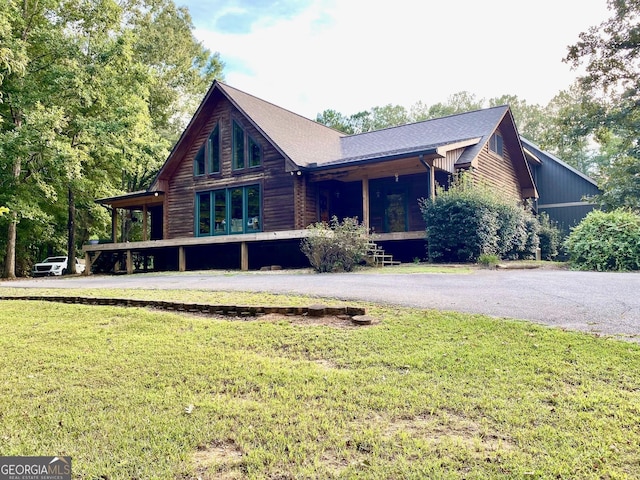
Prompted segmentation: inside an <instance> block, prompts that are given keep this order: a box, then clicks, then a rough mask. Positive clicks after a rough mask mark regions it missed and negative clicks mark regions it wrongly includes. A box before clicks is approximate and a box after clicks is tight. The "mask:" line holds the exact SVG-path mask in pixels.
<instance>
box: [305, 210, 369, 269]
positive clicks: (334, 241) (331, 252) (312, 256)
mask: <svg viewBox="0 0 640 480" xmlns="http://www.w3.org/2000/svg"><path fill="white" fill-rule="evenodd" d="M308 230H309V231H310V236H309V237H307V238H305V239H304V240H302V242H301V244H300V249H301V250H302V253H304V254H305V255H306V256H307V258H308V259H309V263H311V266H312V267H313V268H314V270H315V271H316V272H320V273H322V272H350V271H352V270H353V269H354V268H355V267H356V265H358V264H359V263H360V262H361V261H362V260H363V259H364V258H365V256H366V254H367V249H368V245H369V240H370V238H371V237H370V235H369V233H368V232H367V228H366V227H365V226H364V225H362V224H359V223H358V219H357V218H345V219H343V220H342V222H340V221H339V220H338V218H337V217H335V216H334V217H333V218H331V222H329V223H327V222H319V223H316V224H314V225H311V226H309V227H308Z"/></svg>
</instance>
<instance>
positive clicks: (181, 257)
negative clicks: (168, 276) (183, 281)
mask: <svg viewBox="0 0 640 480" xmlns="http://www.w3.org/2000/svg"><path fill="white" fill-rule="evenodd" d="M186 270H187V256H186V255H185V251H184V247H178V271H179V272H184V271H186Z"/></svg>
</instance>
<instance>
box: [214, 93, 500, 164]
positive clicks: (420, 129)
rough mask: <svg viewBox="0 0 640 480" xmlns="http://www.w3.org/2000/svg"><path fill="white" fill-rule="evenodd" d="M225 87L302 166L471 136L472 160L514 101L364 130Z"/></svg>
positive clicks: (346, 160)
mask: <svg viewBox="0 0 640 480" xmlns="http://www.w3.org/2000/svg"><path fill="white" fill-rule="evenodd" d="M218 86H219V87H220V89H221V90H222V91H223V92H225V94H226V95H227V97H228V98H229V99H230V100H231V101H232V102H233V103H234V104H235V105H236V106H237V107H238V108H239V109H240V110H242V111H243V112H244V113H245V114H246V115H247V117H248V118H249V119H250V120H251V121H253V122H254V125H255V126H256V128H258V129H260V130H261V131H262V133H263V134H264V135H265V136H266V137H267V138H268V139H269V140H271V142H272V143H273V144H274V145H275V146H276V148H278V149H280V151H281V153H283V155H285V156H286V157H287V158H288V159H290V160H291V161H292V162H293V163H295V164H296V165H297V166H298V167H302V168H305V167H322V166H328V165H339V164H346V163H352V162H359V161H366V160H368V159H379V158H384V157H390V156H396V155H405V154H406V155H410V154H412V153H420V152H425V151H428V150H432V149H435V148H437V147H439V146H443V145H447V144H451V143H456V142H460V141H464V140H469V139H471V138H481V140H480V142H479V143H478V144H477V145H475V146H472V147H469V148H467V149H466V151H465V153H464V154H463V155H462V157H461V158H460V160H459V162H460V163H468V162H470V161H471V160H472V159H473V158H474V157H475V156H476V155H477V154H478V152H479V150H480V148H482V146H483V145H484V143H486V141H487V140H488V138H489V136H490V135H491V134H492V133H493V132H494V131H495V129H496V127H497V126H498V124H499V123H500V121H501V120H502V118H503V117H504V115H505V114H506V112H507V110H508V107H507V106H501V107H493V108H487V109H484V110H477V111H473V112H467V113H461V114H457V115H451V116H448V117H442V118H437V119H433V120H426V121H423V122H417V123H412V124H408V125H402V126H398V127H392V128H386V129H383V130H377V131H374V132H368V133H362V134H358V135H345V134H343V133H341V132H338V131H336V130H333V129H331V128H328V127H326V126H324V125H321V124H319V123H317V122H314V121H312V120H309V119H307V118H304V117H302V116H300V115H297V114H295V113H293V112H290V111H289V110H286V109H284V108H281V107H278V106H277V105H274V104H272V103H269V102H266V101H264V100H261V99H259V98H257V97H254V96H253V95H249V94H247V93H245V92H242V91H241V90H237V89H235V88H233V87H230V86H228V85H225V84H223V83H219V82H218Z"/></svg>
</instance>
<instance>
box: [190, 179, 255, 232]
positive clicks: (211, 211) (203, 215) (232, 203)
mask: <svg viewBox="0 0 640 480" xmlns="http://www.w3.org/2000/svg"><path fill="white" fill-rule="evenodd" d="M260 205H261V200H260V186H259V185H248V186H245V187H233V188H226V189H221V190H212V191H207V192H200V193H198V194H197V195H196V222H195V223H196V236H198V237H205V236H209V235H229V234H238V233H252V232H259V231H260V230H261V228H262V227H261V224H262V221H261V220H262V218H261V215H260V211H261V208H260ZM211 219H214V222H213V226H212V223H211Z"/></svg>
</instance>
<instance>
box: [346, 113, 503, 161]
mask: <svg viewBox="0 0 640 480" xmlns="http://www.w3.org/2000/svg"><path fill="white" fill-rule="evenodd" d="M507 110H508V107H506V106H502V107H494V108H488V109H485V110H477V111H473V112H467V113H460V114H457V115H451V116H448V117H442V118H436V119H433V120H425V121H423V122H418V123H411V124H408V125H402V126H399V127H392V128H386V129H384V130H376V131H374V132H368V133H362V134H360V135H352V136H349V137H344V138H342V140H341V142H342V158H341V161H342V162H345V163H347V162H349V161H354V160H364V159H367V158H379V157H387V156H392V155H398V154H411V153H419V152H422V151H425V150H430V149H434V148H436V147H440V146H443V145H448V144H452V143H457V142H461V141H464V140H469V139H472V138H481V140H480V141H479V143H478V144H477V145H475V146H472V147H469V148H467V150H466V151H465V155H463V157H465V158H466V157H467V156H468V154H467V152H474V153H473V154H472V156H471V157H470V158H469V161H470V160H471V159H472V158H473V157H475V156H476V155H477V151H476V150H479V149H480V148H481V147H482V145H484V143H485V142H486V141H487V140H488V138H489V136H490V135H491V134H492V133H493V132H494V131H495V129H496V127H497V126H498V124H499V123H500V121H501V120H502V118H503V117H504V115H505V114H506V112H507ZM461 160H462V159H461ZM462 163H464V162H462Z"/></svg>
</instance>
